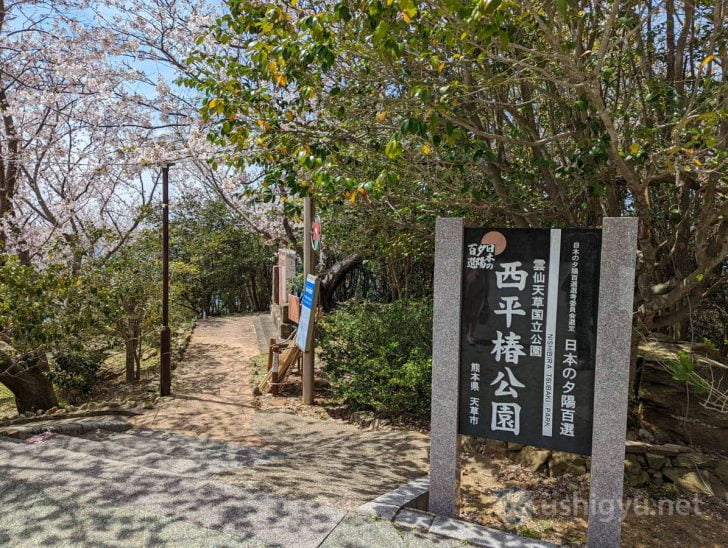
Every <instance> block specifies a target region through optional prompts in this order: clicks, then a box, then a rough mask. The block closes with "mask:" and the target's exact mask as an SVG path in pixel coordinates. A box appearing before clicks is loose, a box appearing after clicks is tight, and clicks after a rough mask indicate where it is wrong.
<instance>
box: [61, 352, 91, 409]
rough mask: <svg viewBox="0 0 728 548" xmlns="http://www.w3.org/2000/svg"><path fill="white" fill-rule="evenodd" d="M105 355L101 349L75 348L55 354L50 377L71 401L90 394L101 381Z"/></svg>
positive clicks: (74, 401)
mask: <svg viewBox="0 0 728 548" xmlns="http://www.w3.org/2000/svg"><path fill="white" fill-rule="evenodd" d="M103 361H104V355H103V353H102V352H99V351H89V350H74V351H68V352H62V353H58V354H55V355H54V356H53V363H52V366H51V369H50V378H51V381H52V382H53V384H54V385H55V386H56V387H57V388H59V389H60V390H61V391H62V393H63V395H64V396H65V398H66V399H67V400H68V401H69V402H70V403H76V402H77V401H78V400H79V399H81V398H82V397H83V396H86V395H88V394H89V393H90V392H91V390H92V389H93V388H94V386H95V385H96V383H98V381H99V370H100V369H101V364H102V363H103Z"/></svg>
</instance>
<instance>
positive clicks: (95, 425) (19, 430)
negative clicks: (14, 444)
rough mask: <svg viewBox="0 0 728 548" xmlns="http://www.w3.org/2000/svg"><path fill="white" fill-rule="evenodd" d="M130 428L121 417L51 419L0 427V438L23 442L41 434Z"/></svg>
mask: <svg viewBox="0 0 728 548" xmlns="http://www.w3.org/2000/svg"><path fill="white" fill-rule="evenodd" d="M131 427H132V425H131V424H130V423H128V422H126V420H124V418H123V417H108V418H95V417H84V418H69V419H58V420H56V419H54V418H52V419H48V420H44V421H41V422H33V423H28V424H11V425H8V426H4V427H0V436H6V437H10V438H17V439H21V440H24V439H27V438H30V437H31V436H37V435H38V434H43V433H45V432H54V433H58V434H69V435H78V434H86V433H90V432H94V431H96V430H105V431H109V432H123V431H125V430H129V429H130V428H131Z"/></svg>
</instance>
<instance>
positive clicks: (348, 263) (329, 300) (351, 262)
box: [319, 254, 364, 312]
mask: <svg viewBox="0 0 728 548" xmlns="http://www.w3.org/2000/svg"><path fill="white" fill-rule="evenodd" d="M363 260H364V259H363V257H362V256H361V255H357V254H352V255H349V256H348V257H346V258H345V259H343V260H341V261H339V262H338V263H336V264H334V266H332V267H331V268H329V270H328V271H327V272H326V274H324V275H323V276H322V277H321V286H320V288H319V296H320V298H319V303H321V306H323V308H324V310H325V311H327V312H328V311H330V310H331V309H332V308H333V307H334V304H335V303H334V291H336V288H337V287H339V285H340V284H341V282H343V281H344V277H345V276H346V275H347V274H348V273H349V272H351V271H352V270H354V269H355V268H356V267H357V266H359V265H360V264H361V263H362V261H363Z"/></svg>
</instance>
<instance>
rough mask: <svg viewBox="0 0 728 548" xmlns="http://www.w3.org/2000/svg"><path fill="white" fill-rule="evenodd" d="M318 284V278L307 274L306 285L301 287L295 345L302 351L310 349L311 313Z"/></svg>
mask: <svg viewBox="0 0 728 548" xmlns="http://www.w3.org/2000/svg"><path fill="white" fill-rule="evenodd" d="M318 286H319V281H318V278H317V277H316V276H313V275H312V274H309V275H308V277H307V278H306V285H305V286H304V288H303V298H302V299H301V317H300V319H299V321H298V333H296V346H297V347H298V348H300V349H301V350H302V351H303V352H308V351H309V350H310V349H311V340H312V339H313V324H314V322H313V321H312V320H311V315H312V313H313V310H315V308H316V304H317V302H318Z"/></svg>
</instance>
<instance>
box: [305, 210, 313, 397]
mask: <svg viewBox="0 0 728 548" xmlns="http://www.w3.org/2000/svg"><path fill="white" fill-rule="evenodd" d="M313 207H314V206H313V201H312V199H311V196H306V197H305V198H304V199H303V279H304V280H306V279H307V278H308V275H309V274H314V271H313V246H312V245H311V225H312V224H313ZM315 304H316V303H314V308H313V309H312V310H311V322H312V323H313V322H314V321H315V318H316V307H315ZM313 362H314V347H313V344H312V345H311V348H309V349H308V350H307V351H306V352H304V353H303V376H302V381H303V403H304V404H305V405H313V392H314V390H313V388H314V375H313Z"/></svg>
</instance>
